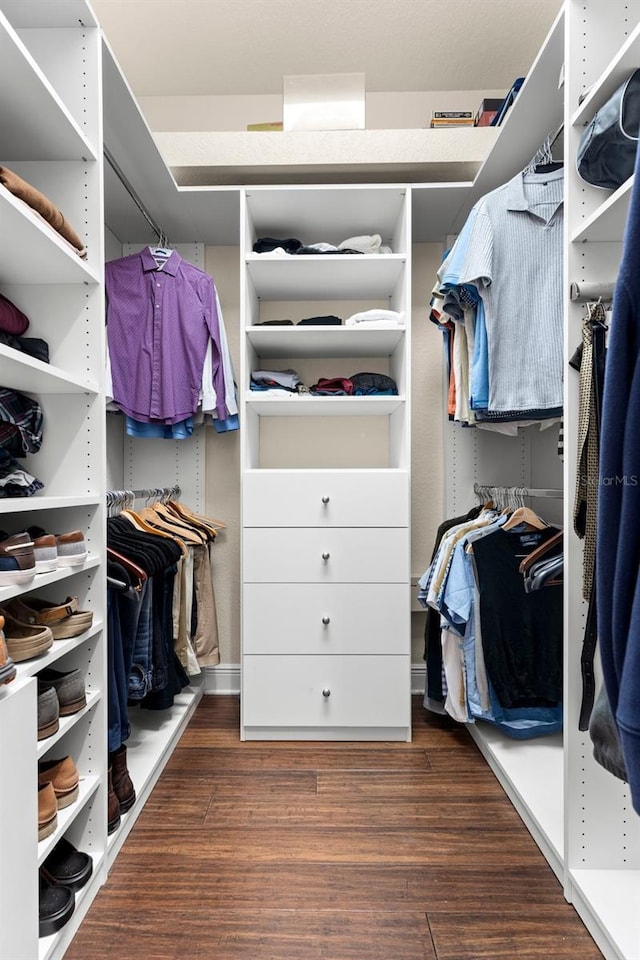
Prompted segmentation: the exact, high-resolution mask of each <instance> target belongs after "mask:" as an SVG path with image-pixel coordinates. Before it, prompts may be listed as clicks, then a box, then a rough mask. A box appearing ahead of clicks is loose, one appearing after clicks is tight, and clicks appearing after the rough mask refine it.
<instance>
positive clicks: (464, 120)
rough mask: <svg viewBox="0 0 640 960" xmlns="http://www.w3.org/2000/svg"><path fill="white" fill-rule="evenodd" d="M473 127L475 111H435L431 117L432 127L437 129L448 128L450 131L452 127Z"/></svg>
mask: <svg viewBox="0 0 640 960" xmlns="http://www.w3.org/2000/svg"><path fill="white" fill-rule="evenodd" d="M472 126H473V111H472V110H434V112H433V114H432V116H431V127H432V129H436V128H439V127H446V128H447V129H450V128H451V127H472Z"/></svg>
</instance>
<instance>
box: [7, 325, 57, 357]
mask: <svg viewBox="0 0 640 960" xmlns="http://www.w3.org/2000/svg"><path fill="white" fill-rule="evenodd" d="M0 343H4V345H5V346H7V347H13V349H14V350H20V351H21V353H28V354H29V356H30V357H35V359H36V360H42V362H43V363H49V344H48V343H47V341H46V340H42V339H40V337H17V336H12V334H10V333H6V332H5V331H4V330H0Z"/></svg>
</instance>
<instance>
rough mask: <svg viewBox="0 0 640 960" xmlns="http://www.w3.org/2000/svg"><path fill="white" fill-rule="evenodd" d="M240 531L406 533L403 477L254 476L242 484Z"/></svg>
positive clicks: (345, 474) (405, 477)
mask: <svg viewBox="0 0 640 960" xmlns="http://www.w3.org/2000/svg"><path fill="white" fill-rule="evenodd" d="M242 522H243V525H244V526H245V527H406V526H407V525H408V523H409V475H408V473H406V472H405V471H398V472H394V473H391V472H389V471H375V470H371V471H361V472H358V473H350V472H345V471H337V470H336V471H332V470H321V471H309V470H305V471H300V470H278V471H271V470H270V471H269V472H265V471H256V472H254V473H248V474H246V476H245V479H244V495H243V514H242Z"/></svg>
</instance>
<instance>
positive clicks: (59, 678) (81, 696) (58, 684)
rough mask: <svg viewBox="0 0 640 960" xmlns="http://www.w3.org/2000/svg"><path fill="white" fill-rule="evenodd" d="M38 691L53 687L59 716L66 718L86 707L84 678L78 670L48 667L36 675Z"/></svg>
mask: <svg viewBox="0 0 640 960" xmlns="http://www.w3.org/2000/svg"><path fill="white" fill-rule="evenodd" d="M38 684H39V689H41V690H46V689H47V687H53V688H54V689H55V691H56V694H57V697H58V703H59V704H60V716H61V717H68V716H70V715H71V714H72V713H77V712H78V710H82V708H83V707H85V706H86V705H87V694H86V691H85V687H84V678H83V676H82V674H81V673H80V671H79V670H77V669H74V670H67V671H63V670H53V669H52V668H51V667H49V668H48V669H46V670H41V671H40V673H39V674H38Z"/></svg>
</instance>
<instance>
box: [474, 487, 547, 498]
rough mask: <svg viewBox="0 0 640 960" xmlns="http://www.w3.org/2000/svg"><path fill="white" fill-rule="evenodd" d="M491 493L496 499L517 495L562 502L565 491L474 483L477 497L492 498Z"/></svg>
mask: <svg viewBox="0 0 640 960" xmlns="http://www.w3.org/2000/svg"><path fill="white" fill-rule="evenodd" d="M491 491H493V492H494V494H495V495H496V497H500V496H501V495H502V496H509V495H512V496H513V495H515V496H519V497H540V498H542V499H548V500H562V497H563V491H562V490H560V489H554V488H541V487H499V486H495V485H493V484H484V483H474V485H473V492H474V493H475V495H476V496H477V497H487V498H490V497H491Z"/></svg>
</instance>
